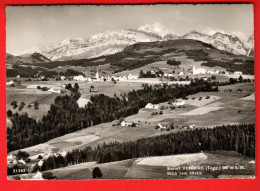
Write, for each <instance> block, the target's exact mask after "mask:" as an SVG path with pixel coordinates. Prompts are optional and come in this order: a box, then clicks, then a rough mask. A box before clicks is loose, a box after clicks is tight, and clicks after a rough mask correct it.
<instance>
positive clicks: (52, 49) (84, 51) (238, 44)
mask: <svg viewBox="0 0 260 191" xmlns="http://www.w3.org/2000/svg"><path fill="white" fill-rule="evenodd" d="M176 39H193V40H199V41H201V42H204V43H207V44H210V45H212V46H213V47H215V48H217V49H219V50H225V51H227V52H230V53H233V54H236V55H246V56H254V38H253V36H249V37H248V38H244V39H240V38H239V37H237V36H234V35H229V34H223V33H220V32H216V33H215V34H213V35H207V34H202V33H199V32H197V31H191V32H189V33H187V34H185V35H182V36H177V35H175V34H173V33H172V32H171V31H170V30H169V29H167V28H166V27H164V26H162V25H161V24H159V23H155V24H153V25H148V24H147V25H144V26H141V27H139V28H138V29H136V30H133V29H128V30H115V31H107V32H104V33H98V34H95V35H92V36H90V37H89V38H86V39H83V38H74V39H71V38H66V39H64V40H63V41H61V42H60V43H58V44H55V45H51V46H48V47H47V48H46V50H39V49H38V48H36V47H33V48H31V49H28V50H26V51H24V52H23V53H22V55H20V57H23V58H24V57H28V55H31V54H33V53H39V54H42V55H43V56H44V57H45V58H46V59H49V60H52V61H63V60H78V59H88V58H95V57H99V56H104V55H111V54H114V53H117V52H120V51H122V50H124V49H125V48H126V47H128V46H129V45H132V44H135V43H138V42H156V41H166V40H176ZM46 59H44V60H45V61H47V60H46ZM45 61H44V62H45Z"/></svg>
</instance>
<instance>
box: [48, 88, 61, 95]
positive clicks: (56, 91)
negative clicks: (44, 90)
mask: <svg viewBox="0 0 260 191" xmlns="http://www.w3.org/2000/svg"><path fill="white" fill-rule="evenodd" d="M48 91H49V92H52V93H58V94H60V93H61V90H60V89H58V88H50V89H49V90H48Z"/></svg>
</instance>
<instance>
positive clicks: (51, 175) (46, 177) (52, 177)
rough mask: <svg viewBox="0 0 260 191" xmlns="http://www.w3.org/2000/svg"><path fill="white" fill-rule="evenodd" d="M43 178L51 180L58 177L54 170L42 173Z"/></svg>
mask: <svg viewBox="0 0 260 191" xmlns="http://www.w3.org/2000/svg"><path fill="white" fill-rule="evenodd" d="M42 178H43V179H46V180H51V179H54V178H56V177H55V176H54V175H53V174H52V172H44V173H42Z"/></svg>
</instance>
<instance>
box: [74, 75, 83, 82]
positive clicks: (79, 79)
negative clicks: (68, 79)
mask: <svg viewBox="0 0 260 191" xmlns="http://www.w3.org/2000/svg"><path fill="white" fill-rule="evenodd" d="M73 80H76V81H86V78H84V77H83V75H78V76H74V77H73Z"/></svg>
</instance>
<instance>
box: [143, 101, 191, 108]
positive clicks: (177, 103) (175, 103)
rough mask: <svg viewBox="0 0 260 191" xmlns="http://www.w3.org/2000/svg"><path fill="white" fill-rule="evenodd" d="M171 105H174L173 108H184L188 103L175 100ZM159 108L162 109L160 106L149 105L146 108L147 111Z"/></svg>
mask: <svg viewBox="0 0 260 191" xmlns="http://www.w3.org/2000/svg"><path fill="white" fill-rule="evenodd" d="M170 104H171V105H173V106H183V105H185V104H186V103H185V101H184V100H175V101H173V102H171V103H170ZM159 108H160V106H159V104H152V103H148V104H147V105H146V106H145V109H159Z"/></svg>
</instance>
